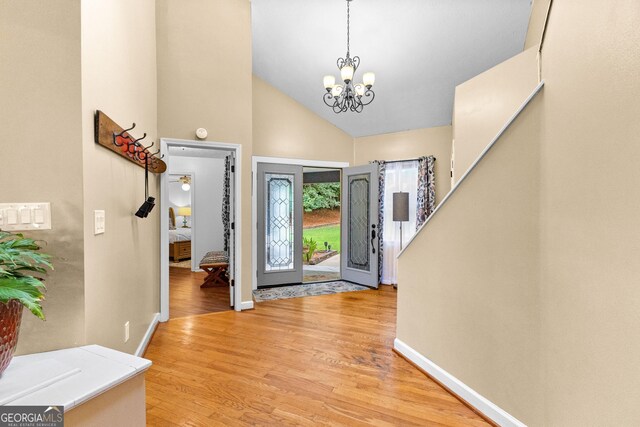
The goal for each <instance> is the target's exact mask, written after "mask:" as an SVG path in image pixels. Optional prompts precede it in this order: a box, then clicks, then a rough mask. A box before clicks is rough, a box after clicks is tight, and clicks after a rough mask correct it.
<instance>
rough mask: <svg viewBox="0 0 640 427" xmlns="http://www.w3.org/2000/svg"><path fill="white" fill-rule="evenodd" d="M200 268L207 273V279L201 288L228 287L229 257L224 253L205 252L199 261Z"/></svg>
mask: <svg viewBox="0 0 640 427" xmlns="http://www.w3.org/2000/svg"><path fill="white" fill-rule="evenodd" d="M200 268H201V269H203V270H204V271H206V272H207V277H206V279H204V283H203V284H202V285H200V287H201V288H211V287H213V286H215V285H221V286H228V285H229V278H228V277H227V270H228V269H229V255H227V253H226V252H224V251H211V252H207V253H206V254H205V256H204V257H203V258H202V261H200Z"/></svg>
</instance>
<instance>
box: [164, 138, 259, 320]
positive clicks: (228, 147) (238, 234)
mask: <svg viewBox="0 0 640 427" xmlns="http://www.w3.org/2000/svg"><path fill="white" fill-rule="evenodd" d="M169 147H189V148H206V149H213V150H225V151H231V152H234V153H235V158H236V164H235V173H233V174H231V177H232V179H233V180H234V182H233V185H234V197H235V206H234V208H235V209H234V215H233V216H234V218H235V245H234V252H235V254H234V259H235V265H234V266H233V267H234V276H235V279H234V303H235V304H234V306H233V308H234V310H235V311H241V310H243V307H244V309H245V310H246V309H251V308H253V304H244V303H243V301H242V216H241V215H240V214H239V213H240V212H242V197H241V196H242V194H241V192H240V189H241V188H242V161H239V160H238V159H242V146H241V145H240V144H232V143H228V142H215V141H194V140H189V139H175V138H160V154H162V155H164V156H165V162H166V163H167V170H169V165H170V162H171V156H170V155H169ZM194 194H195V193H194ZM168 211H169V174H168V173H163V174H160V319H159V320H160V321H161V322H166V321H167V320H169V216H168V215H165V212H168Z"/></svg>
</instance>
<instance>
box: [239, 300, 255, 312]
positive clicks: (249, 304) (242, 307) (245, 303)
mask: <svg viewBox="0 0 640 427" xmlns="http://www.w3.org/2000/svg"><path fill="white" fill-rule="evenodd" d="M252 308H253V301H242V302H241V303H240V310H251V309H252Z"/></svg>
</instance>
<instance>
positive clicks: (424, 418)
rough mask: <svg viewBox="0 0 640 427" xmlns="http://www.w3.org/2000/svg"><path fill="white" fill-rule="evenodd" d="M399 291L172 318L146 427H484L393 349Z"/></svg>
mask: <svg viewBox="0 0 640 427" xmlns="http://www.w3.org/2000/svg"><path fill="white" fill-rule="evenodd" d="M395 319H396V291H395V290H394V289H393V288H391V287H388V286H383V287H381V289H379V290H370V291H359V292H347V293H341V294H334V295H322V296H316V297H305V298H293V299H287V300H277V301H268V302H263V303H259V304H257V306H256V309H255V310H251V311H245V312H241V313H238V312H235V311H225V312H219V313H214V314H209V315H195V316H187V317H181V318H175V319H174V318H172V319H171V320H170V321H169V322H167V323H165V324H161V325H160V326H159V327H158V329H157V331H156V333H155V335H154V337H153V340H152V341H151V344H150V345H149V348H148V349H147V353H146V354H145V357H147V358H148V359H151V360H152V361H153V366H152V367H151V368H150V370H149V372H148V373H147V423H148V425H152V426H155V425H198V426H199V425H203V426H205V425H233V426H236V425H237V426H242V425H278V426H288V425H291V426H294V425H296V426H297V425H301V426H305V425H309V426H312V425H313V426H316V425H327V426H328V425H331V426H334V425H348V426H367V425H377V426H393V425H403V426H411V425H415V426H424V425H428V426H437V425H446V426H458V425H459V426H462V425H465V426H469V425H470V426H484V425H489V424H487V423H486V422H485V421H484V420H483V419H482V418H480V417H479V416H478V415H477V414H476V413H474V412H473V411H472V410H471V409H469V408H468V407H466V406H465V405H463V404H462V403H461V402H460V401H458V400H457V399H456V398H455V397H454V396H452V395H451V394H449V393H448V392H447V391H446V390H444V389H443V388H442V387H440V386H439V385H438V384H436V383H435V382H433V381H432V380H431V379H429V378H428V377H426V376H425V375H424V374H422V373H421V372H420V371H418V370H417V369H416V368H415V367H413V366H412V365H411V364H409V363H408V362H407V361H405V360H404V359H402V358H401V357H399V356H398V355H397V354H395V353H394V352H393V351H392V347H393V339H394V337H395Z"/></svg>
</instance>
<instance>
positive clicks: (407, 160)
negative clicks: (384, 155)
mask: <svg viewBox="0 0 640 427" xmlns="http://www.w3.org/2000/svg"><path fill="white" fill-rule="evenodd" d="M425 157H429V156H425ZM418 160H420V158H415V159H405V160H389V161H386V160H385V163H402V162H417V161H418ZM433 160H437V159H436V158H435V157H434V158H433Z"/></svg>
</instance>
